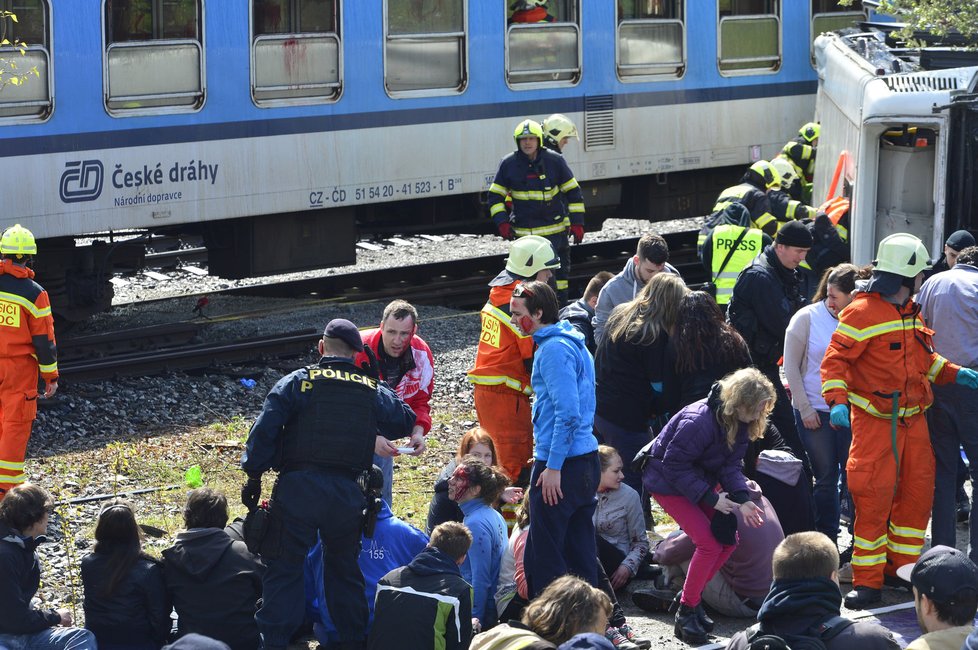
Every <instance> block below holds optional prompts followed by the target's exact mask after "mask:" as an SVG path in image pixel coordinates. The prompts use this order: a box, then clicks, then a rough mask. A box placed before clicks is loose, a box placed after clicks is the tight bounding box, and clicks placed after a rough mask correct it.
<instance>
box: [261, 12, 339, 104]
mask: <svg viewBox="0 0 978 650" xmlns="http://www.w3.org/2000/svg"><path fill="white" fill-rule="evenodd" d="M339 4H340V3H339V0H253V1H252V3H251V29H252V51H251V56H252V59H251V95H252V97H253V98H254V100H255V103H256V104H258V105H259V106H273V105H282V104H300V103H301V104H311V103H316V102H326V101H335V100H336V99H338V98H339V96H340V93H341V92H342V89H343V82H342V79H343V74H342V70H343V49H342V47H341V43H340V20H339V16H340V6H339Z"/></svg>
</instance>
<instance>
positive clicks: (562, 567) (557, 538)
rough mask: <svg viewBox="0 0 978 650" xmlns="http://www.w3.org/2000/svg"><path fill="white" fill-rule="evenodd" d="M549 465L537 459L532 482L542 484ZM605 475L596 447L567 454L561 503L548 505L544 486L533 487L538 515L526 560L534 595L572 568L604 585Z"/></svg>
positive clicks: (533, 508) (533, 519)
mask: <svg viewBox="0 0 978 650" xmlns="http://www.w3.org/2000/svg"><path fill="white" fill-rule="evenodd" d="M545 469H547V463H546V462H544V461H542V460H535V461H533V471H532V472H531V473H530V485H533V486H535V485H536V484H537V479H539V478H540V473H541V472H542V471H543V470H545ZM600 479H601V464H600V463H599V462H598V452H596V451H593V452H591V453H589V454H582V455H580V456H573V457H571V458H567V459H566V460H564V465H563V467H562V468H561V470H560V491H561V492H563V494H564V496H563V498H561V499H560V500H559V501H558V502H557V505H555V506H548V505H546V504H545V503H544V502H543V492H542V491H541V490H540V489H539V488H536V487H534V488H533V489H531V490H530V512H531V513H532V515H531V516H530V532H529V534H528V535H527V538H526V549H525V550H524V552H523V562H524V566H525V568H526V583H527V589H528V590H529V595H530V598H531V599H532V598H533V597H535V596H536V595H537V594H539V593H540V592H541V591H543V590H544V589H545V588H546V587H547V585H549V584H550V583H551V582H553V581H554V580H556V579H557V578H559V577H560V576H562V575H565V574H567V573H573V574H574V575H576V576H578V577H580V578H582V579H583V580H585V581H587V582H588V583H589V584H591V585H592V586H595V587H596V586H598V549H597V540H596V539H595V532H594V521H593V518H594V509H595V507H597V505H598V497H597V492H598V483H599V482H600Z"/></svg>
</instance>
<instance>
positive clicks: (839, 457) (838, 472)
mask: <svg viewBox="0 0 978 650" xmlns="http://www.w3.org/2000/svg"><path fill="white" fill-rule="evenodd" d="M793 411H794V414H795V426H796V427H798V433H799V434H800V435H801V440H802V444H804V445H805V450H806V451H807V452H808V458H809V459H811V461H812V472H813V473H814V474H815V489H814V497H815V528H816V530H818V531H819V532H822V533H825V534H826V535H828V537H829V539H831V540H832V541H833V542H835V541H837V540H838V539H839V495H840V492H839V479H840V478H841V479H842V481H843V482H845V474H846V461H847V460H849V445H851V444H852V431H851V430H850V429H849V428H842V429H833V428H832V427H831V425H829V414H828V413H824V412H822V411H816V413H817V414H818V419H819V427H818V428H817V429H809V428H807V427H806V426H805V423H804V422H802V419H801V413H799V412H798V410H797V409H793Z"/></svg>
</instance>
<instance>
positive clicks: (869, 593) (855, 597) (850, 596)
mask: <svg viewBox="0 0 978 650" xmlns="http://www.w3.org/2000/svg"><path fill="white" fill-rule="evenodd" d="M881 602H883V597H882V596H881V590H880V589H873V588H872V587H863V586H859V587H856V588H854V589H853V590H852V591H850V592H849V593H847V594H846V600H845V603H846V607H848V608H849V609H866V608H868V607H872V606H873V605H878V604H880V603H881Z"/></svg>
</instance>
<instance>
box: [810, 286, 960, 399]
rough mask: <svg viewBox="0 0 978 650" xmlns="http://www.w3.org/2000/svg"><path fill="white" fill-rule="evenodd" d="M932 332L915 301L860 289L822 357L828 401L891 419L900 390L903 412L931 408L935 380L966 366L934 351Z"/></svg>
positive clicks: (841, 316)
mask: <svg viewBox="0 0 978 650" xmlns="http://www.w3.org/2000/svg"><path fill="white" fill-rule="evenodd" d="M932 335H933V331H932V330H930V329H928V328H927V327H926V326H925V325H924V321H923V319H922V318H921V317H920V315H919V308H918V307H917V305H916V304H915V303H914V302H913V301H907V303H906V304H905V305H904V306H902V307H901V306H899V305H895V304H893V303H890V302H887V301H886V300H884V299H883V298H882V297H881V296H880V294H878V293H868V292H859V293H857V294H856V297H855V299H853V301H852V303H851V304H850V305H849V306H848V307H846V308H845V309H843V310H842V313H840V314H839V326H838V328H836V330H835V332H834V333H833V334H832V340H831V342H830V343H829V347H828V349H827V350H826V351H825V358H824V359H823V360H822V395H823V396H824V397H825V402H826V403H827V404H828V405H829V406H830V407H831V406H834V405H836V404H845V403H846V402H849V403H851V404H852V405H853V406H857V407H859V408H861V409H862V410H864V411H866V412H867V413H869V414H870V415H873V416H875V417H878V418H889V417H890V416H891V413H892V410H893V401H892V400H893V398H892V395H893V393H894V392H899V394H900V397H899V402H898V409H899V410H898V415H899V416H900V417H910V416H912V415H916V414H918V413H922V412H923V411H925V410H927V409H928V408H929V407H930V405H931V403H932V402H933V401H934V397H933V394H932V392H931V388H930V384H931V383H932V382H933V383H935V384H947V383H950V382H952V381H954V380H955V378H956V377H957V374H958V370H959V368H960V367H959V366H958V365H956V364H953V363H951V362H950V361H948V360H947V359H945V358H944V357H942V356H941V355H939V354H937V352H935V351H934V347H933V343H932V341H931V336H932Z"/></svg>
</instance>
